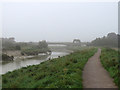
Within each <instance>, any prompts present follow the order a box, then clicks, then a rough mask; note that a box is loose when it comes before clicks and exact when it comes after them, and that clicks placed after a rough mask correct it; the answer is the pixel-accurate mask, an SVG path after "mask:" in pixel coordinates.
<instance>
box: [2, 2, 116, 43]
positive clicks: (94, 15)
mask: <svg viewBox="0 0 120 90" xmlns="http://www.w3.org/2000/svg"><path fill="white" fill-rule="evenodd" d="M117 8H118V6H117V3H113V2H108V3H104V2H102V3H95V2H94V3H92V2H91V3H4V4H3V7H2V9H3V35H2V36H3V37H5V38H8V37H15V40H16V41H17V42H31V41H32V42H38V41H40V40H46V41H48V42H72V41H73V39H80V40H81V42H91V41H92V40H94V39H95V38H98V37H103V36H106V35H107V34H108V33H111V32H115V33H118V11H117Z"/></svg>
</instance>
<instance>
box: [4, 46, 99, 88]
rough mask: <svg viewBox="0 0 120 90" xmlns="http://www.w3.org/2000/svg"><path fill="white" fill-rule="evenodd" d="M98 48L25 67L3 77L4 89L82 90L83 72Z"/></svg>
mask: <svg viewBox="0 0 120 90" xmlns="http://www.w3.org/2000/svg"><path fill="white" fill-rule="evenodd" d="M96 51H97V49H96V48H92V49H86V50H82V51H79V52H78V51H77V52H75V53H72V54H70V55H67V56H64V57H60V58H57V59H52V60H49V61H45V62H43V63H41V64H39V65H33V66H28V67H23V68H21V69H19V70H15V71H13V72H8V73H6V74H5V75H3V77H2V79H3V88H82V87H83V86H82V70H83V68H84V65H85V64H86V62H87V61H88V58H90V57H91V56H93V55H94V53H95V52H96Z"/></svg>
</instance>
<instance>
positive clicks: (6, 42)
mask: <svg viewBox="0 0 120 90" xmlns="http://www.w3.org/2000/svg"><path fill="white" fill-rule="evenodd" d="M2 50H3V51H4V50H21V47H20V45H19V44H18V43H16V42H15V41H14V38H2Z"/></svg>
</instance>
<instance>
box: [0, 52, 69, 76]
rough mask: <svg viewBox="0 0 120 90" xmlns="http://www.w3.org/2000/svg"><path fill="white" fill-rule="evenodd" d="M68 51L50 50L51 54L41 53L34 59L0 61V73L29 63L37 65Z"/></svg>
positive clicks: (63, 54)
mask: <svg viewBox="0 0 120 90" xmlns="http://www.w3.org/2000/svg"><path fill="white" fill-rule="evenodd" d="M67 54H69V53H67V52H52V54H51V55H41V56H39V58H35V59H25V60H14V61H10V62H5V63H0V68H2V69H1V70H0V74H5V73H6V72H8V71H13V70H15V69H19V68H21V67H27V66H29V65H37V64H40V63H41V62H44V61H46V60H48V59H49V58H51V59H52V58H58V56H65V55H67Z"/></svg>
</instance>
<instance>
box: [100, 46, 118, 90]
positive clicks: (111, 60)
mask: <svg viewBox="0 0 120 90" xmlns="http://www.w3.org/2000/svg"><path fill="white" fill-rule="evenodd" d="M119 55H120V52H118V51H116V50H114V49H110V48H103V49H102V53H101V62H102V64H103V66H104V68H105V69H106V70H107V71H108V72H109V74H110V76H111V77H112V78H114V82H115V84H116V85H117V86H118V87H119V88H120V84H119V81H120V71H119V63H120V58H119Z"/></svg>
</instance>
